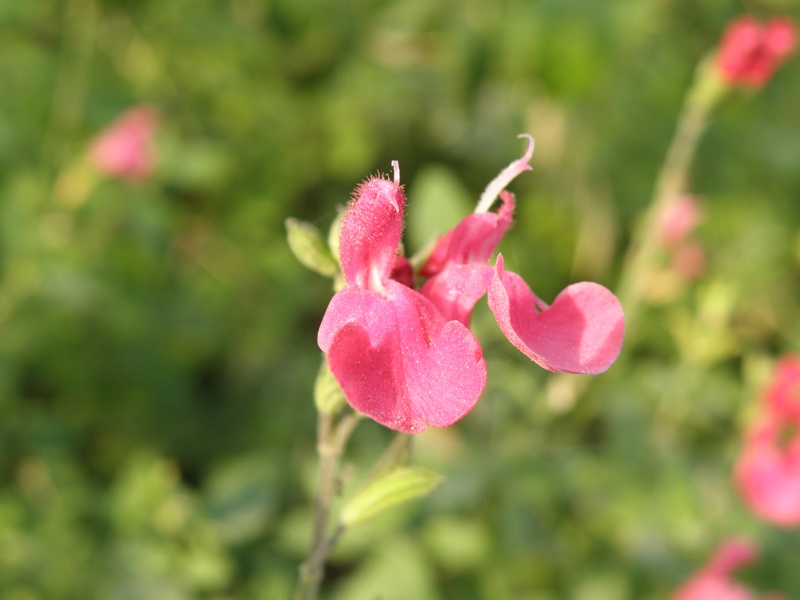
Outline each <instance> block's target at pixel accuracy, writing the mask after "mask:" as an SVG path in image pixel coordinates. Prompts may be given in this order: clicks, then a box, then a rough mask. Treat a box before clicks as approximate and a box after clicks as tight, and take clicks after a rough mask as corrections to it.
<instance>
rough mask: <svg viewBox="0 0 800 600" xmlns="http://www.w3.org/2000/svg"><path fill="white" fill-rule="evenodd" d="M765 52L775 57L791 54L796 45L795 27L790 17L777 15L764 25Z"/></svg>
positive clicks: (780, 57) (779, 57)
mask: <svg viewBox="0 0 800 600" xmlns="http://www.w3.org/2000/svg"><path fill="white" fill-rule="evenodd" d="M764 37H765V41H764V44H765V46H766V51H767V53H768V54H769V55H770V56H772V57H774V58H775V59H778V60H780V59H782V58H785V57H786V56H788V55H789V54H791V53H792V52H793V51H794V49H795V46H796V45H797V27H796V26H795V24H794V22H793V21H792V20H791V19H787V18H785V17H779V18H777V19H772V20H771V21H770V22H769V23H767V25H766V29H765V32H764Z"/></svg>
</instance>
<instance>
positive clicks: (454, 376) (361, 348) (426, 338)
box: [319, 281, 486, 433]
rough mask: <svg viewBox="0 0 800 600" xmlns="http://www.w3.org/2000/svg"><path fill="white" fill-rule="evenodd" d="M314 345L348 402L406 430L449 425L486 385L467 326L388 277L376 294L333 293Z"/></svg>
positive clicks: (475, 343)
mask: <svg viewBox="0 0 800 600" xmlns="http://www.w3.org/2000/svg"><path fill="white" fill-rule="evenodd" d="M319 344H320V347H321V348H322V349H323V351H326V352H327V353H328V362H329V364H330V367H331V371H332V372H333V374H334V376H335V377H336V379H337V380H338V381H339V384H340V385H341V386H342V389H343V390H344V393H345V396H346V397H347V400H348V402H349V403H350V404H351V406H353V408H355V409H356V410H358V411H359V412H362V413H364V414H365V415H367V416H369V417H371V418H373V419H374V420H375V421H377V422H378V423H381V424H382V425H385V426H386V427H389V428H391V429H396V430H398V431H404V432H406V433H416V432H419V431H422V430H424V429H425V426H426V425H432V426H435V427H446V426H448V425H451V424H453V423H454V422H456V421H458V420H459V419H460V418H462V417H463V416H464V415H465V414H467V413H468V412H469V411H470V410H471V409H472V407H473V406H474V405H475V403H476V402H477V401H478V398H479V397H480V395H481V393H482V392H483V388H484V386H485V385H486V363H485V361H484V360H483V356H482V353H481V349H480V346H479V345H478V341H477V340H476V339H475V337H474V336H473V335H472V333H470V332H469V330H468V329H467V328H466V327H464V326H463V325H462V324H461V323H458V322H457V321H446V320H445V319H444V317H442V315H441V314H440V313H439V312H438V311H437V309H436V307H435V306H433V304H431V302H430V301H428V300H427V299H426V298H425V297H423V296H422V295H421V294H419V293H418V292H416V291H414V290H412V289H410V288H408V287H406V286H404V285H402V284H400V283H397V282H394V281H390V282H388V283H387V290H386V294H385V295H383V296H381V295H378V294H375V293H372V292H369V291H365V290H358V289H352V288H346V289H345V290H342V291H341V292H339V293H337V294H336V295H335V296H334V299H333V300H332V301H331V304H330V305H329V307H328V311H327V312H326V313H325V317H324V318H323V322H322V325H321V326H320V332H319Z"/></svg>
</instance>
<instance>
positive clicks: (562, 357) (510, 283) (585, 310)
mask: <svg viewBox="0 0 800 600" xmlns="http://www.w3.org/2000/svg"><path fill="white" fill-rule="evenodd" d="M537 305H538V306H540V307H542V306H543V303H542V302H541V300H539V299H538V298H537V297H536V296H535V295H534V294H533V292H531V290H530V288H529V287H528V285H527V284H526V283H525V281H524V280H523V279H522V278H521V277H520V276H519V275H517V274H516V273H511V272H507V271H504V269H503V257H502V255H499V256H498V257H497V264H496V266H495V275H494V278H493V279H492V284H491V286H490V287H489V308H491V309H492V312H493V313H494V315H495V318H496V319H497V323H498V325H499V326H500V329H501V330H502V332H503V334H504V335H505V336H506V337H507V338H508V340H509V341H510V342H511V343H512V344H514V346H516V347H517V349H519V350H520V351H521V352H522V353H523V354H525V355H526V356H528V357H529V358H530V359H531V360H533V361H534V362H536V363H537V364H538V365H540V366H541V367H543V368H545V369H547V370H549V371H556V372H561V373H586V374H597V373H602V372H603V371H605V370H606V369H608V367H610V366H611V364H612V363H613V362H614V360H616V358H617V356H618V355H619V352H620V349H621V348H622V338H623V335H624V320H625V318H624V315H623V312H622V307H621V306H620V303H619V301H618V300H617V298H616V297H615V296H614V294H612V293H611V292H609V291H608V290H607V289H606V288H604V287H603V286H601V285H598V284H596V283H586V282H584V283H576V284H574V285H571V286H569V287H567V288H566V289H565V290H564V291H562V292H561V293H560V294H559V295H558V297H557V298H556V300H555V302H553V305H552V306H550V307H549V308H547V307H546V308H544V310H542V312H537V310H536V306H537Z"/></svg>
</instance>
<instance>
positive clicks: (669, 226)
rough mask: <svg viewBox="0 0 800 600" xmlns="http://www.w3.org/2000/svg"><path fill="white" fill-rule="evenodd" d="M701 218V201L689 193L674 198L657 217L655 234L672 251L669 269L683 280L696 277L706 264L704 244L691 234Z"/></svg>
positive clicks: (670, 252) (701, 272)
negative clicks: (694, 238)
mask: <svg viewBox="0 0 800 600" xmlns="http://www.w3.org/2000/svg"><path fill="white" fill-rule="evenodd" d="M702 219H703V209H702V207H701V205H700V202H699V201H698V200H697V198H696V197H695V196H692V195H691V194H684V195H682V196H678V197H676V198H673V199H672V201H671V202H670V203H669V204H667V205H666V206H665V208H664V210H662V211H661V213H660V214H659V215H658V218H657V219H656V224H655V234H656V236H658V239H659V240H660V241H661V244H662V245H663V246H664V248H666V249H667V250H668V252H669V254H670V255H671V267H672V270H673V271H674V272H676V273H677V274H678V275H679V276H680V278H681V279H683V280H684V281H691V280H693V279H697V278H698V277H700V275H702V274H703V272H704V271H705V268H706V252H705V248H704V247H703V245H702V244H700V243H699V242H697V241H694V240H693V239H691V237H690V236H691V234H692V232H693V231H694V230H695V229H696V228H697V226H698V225H699V224H700V222H701V221H702Z"/></svg>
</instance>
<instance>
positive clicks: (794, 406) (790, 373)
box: [765, 355, 800, 423]
mask: <svg viewBox="0 0 800 600" xmlns="http://www.w3.org/2000/svg"><path fill="white" fill-rule="evenodd" d="M765 397H766V400H767V404H768V405H769V407H770V409H771V410H772V411H773V412H774V413H775V414H777V415H780V416H781V417H783V418H786V419H793V420H795V421H796V422H797V423H800V356H794V355H788V356H784V357H783V358H781V359H780V360H779V361H778V364H777V367H776V369H775V375H774V377H773V378H772V382H771V383H770V385H769V387H768V388H767V391H766V394H765Z"/></svg>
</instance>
